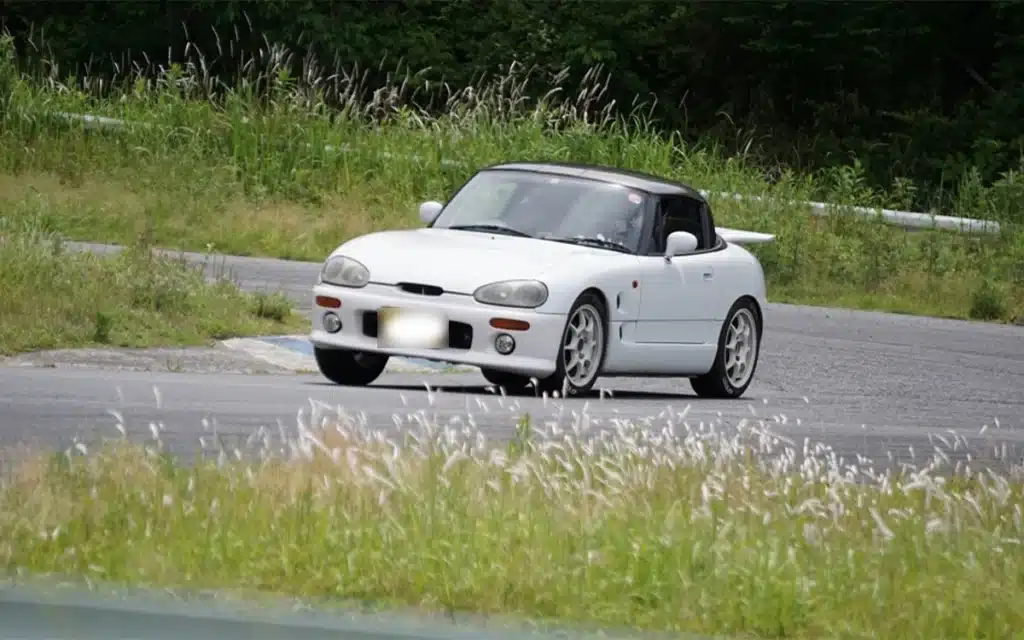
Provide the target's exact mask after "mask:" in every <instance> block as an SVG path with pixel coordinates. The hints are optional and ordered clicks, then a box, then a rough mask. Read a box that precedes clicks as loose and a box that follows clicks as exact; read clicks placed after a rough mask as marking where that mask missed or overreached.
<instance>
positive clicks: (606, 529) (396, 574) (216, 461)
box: [0, 407, 1024, 638]
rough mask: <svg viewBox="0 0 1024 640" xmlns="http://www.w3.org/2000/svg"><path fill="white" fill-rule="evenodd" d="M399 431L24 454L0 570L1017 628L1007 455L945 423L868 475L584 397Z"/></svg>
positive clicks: (548, 610) (559, 607)
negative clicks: (583, 401)
mask: <svg viewBox="0 0 1024 640" xmlns="http://www.w3.org/2000/svg"><path fill="white" fill-rule="evenodd" d="M399 423H403V424H402V428H403V430H405V431H406V432H407V435H406V437H405V438H404V439H403V440H388V439H387V438H386V437H384V435H383V434H381V433H375V432H372V431H369V430H368V429H366V428H365V427H364V426H362V425H361V424H360V423H359V422H357V421H355V420H354V419H352V418H351V417H349V416H346V415H344V414H340V413H337V414H332V413H331V412H330V411H329V410H327V409H324V408H323V407H316V411H315V412H314V413H312V414H302V415H300V423H299V425H298V429H297V430H296V431H293V432H291V433H285V432H284V430H282V431H281V439H280V440H278V439H277V438H276V437H272V436H271V435H270V434H269V433H257V434H255V435H254V438H253V442H254V443H255V447H254V449H249V448H245V447H243V450H241V451H239V450H231V449H228V448H227V447H226V446H222V447H221V448H218V447H216V446H214V445H215V443H212V444H211V442H212V441H213V434H211V433H207V434H206V436H204V437H205V438H206V439H207V440H208V441H210V442H208V443H207V446H208V448H207V449H206V452H207V453H208V454H210V455H206V456H201V457H200V458H199V460H198V462H197V463H196V464H194V465H190V464H185V463H184V462H183V461H182V460H181V459H180V458H175V457H172V456H170V455H169V454H168V453H167V452H166V450H165V449H164V446H163V444H162V443H161V442H160V440H159V430H157V431H155V432H154V437H155V439H153V440H150V441H149V442H148V443H146V442H140V441H139V440H137V439H133V438H130V437H128V434H125V437H123V438H119V439H115V440H111V441H107V442H104V443H96V444H93V445H90V446H92V447H94V449H90V448H88V447H87V446H86V445H84V444H78V445H76V446H75V447H73V448H71V449H69V450H68V451H67V452H66V453H64V454H60V455H56V456H55V455H53V454H51V455H49V456H37V457H24V456H21V457H19V461H18V462H16V463H14V464H13V465H11V466H9V467H8V468H7V469H6V473H5V475H4V476H3V480H2V484H0V566H4V567H6V570H7V571H8V573H11V574H19V575H20V574H26V573H30V574H33V575H36V576H40V575H50V576H55V577H60V576H69V575H75V576H83V575H84V576H87V577H89V578H91V579H93V580H97V581H103V582H104V583H108V584H109V583H113V584H127V585H136V586H138V585H145V586H152V587H171V588H174V587H178V588H187V589H190V590H191V589H204V588H215V589H217V588H219V589H229V590H232V591H234V592H236V593H250V594H251V593H261V592H272V593H274V594H278V595H285V596H296V597H299V598H302V599H305V600H307V601H317V600H320V601H324V600H326V601H327V602H328V603H330V602H334V603H348V602H352V601H356V602H373V603H375V604H377V605H383V606H391V607H396V606H401V605H405V606H411V607H413V608H418V609H420V610H425V611H430V612H444V611H447V612H450V613H451V612H455V613H478V614H485V615H486V614H497V615H501V614H504V615H511V616H523V617H529V618H533V619H535V620H537V619H539V620H549V621H550V620H554V621H558V622H561V623H565V622H585V623H590V624H599V625H606V626H611V627H632V628H635V629H645V630H666V631H692V632H704V633H721V634H752V635H756V636H763V637H792V638H811V637H844V638H846V637H878V634H879V633H882V632H883V630H884V635H885V636H886V637H893V638H997V637H998V638H1008V637H1014V634H1019V633H1020V629H1021V628H1024V611H1022V610H1021V607H1020V603H1021V601H1022V600H1024V548H1022V546H1021V544H1022V540H1024V521H1022V506H1024V483H1022V481H1021V477H1022V476H1021V473H1020V469H1013V468H1010V467H1009V466H1008V464H1004V465H1003V469H1004V471H1003V473H1002V475H1000V474H998V473H996V472H994V471H992V470H991V468H989V469H987V470H984V471H980V472H979V471H974V472H971V471H970V470H965V468H964V467H963V466H962V464H958V465H957V470H956V472H955V473H954V474H952V475H944V474H948V472H949V471H950V469H949V467H948V466H947V465H946V464H945V463H944V462H943V460H944V459H945V458H946V457H947V456H949V455H956V454H953V453H952V450H953V449H957V448H960V449H962V448H963V443H964V442H965V440H963V439H961V438H958V439H957V442H955V443H951V445H950V447H947V448H940V447H937V448H936V452H935V453H934V456H933V458H932V459H929V460H925V461H923V462H919V463H918V464H917V466H916V467H915V468H913V469H908V470H907V471H904V472H902V473H895V472H891V471H890V472H888V473H882V472H879V471H874V470H873V469H872V468H871V467H870V466H869V465H867V464H866V463H865V462H864V461H863V460H854V461H843V460H841V459H838V458H837V456H836V455H835V454H834V452H831V451H829V450H828V449H827V448H826V447H823V446H815V445H814V443H808V444H805V446H804V447H803V449H802V450H801V449H799V448H798V449H797V450H796V451H794V450H793V449H792V448H790V447H788V446H786V445H785V443H784V442H780V441H779V439H778V438H777V437H775V436H774V435H773V434H772V430H771V428H770V424H769V423H767V422H765V421H763V420H759V421H756V422H755V421H753V420H751V421H750V422H744V423H741V424H739V425H726V424H723V423H721V422H717V423H714V424H704V423H702V424H701V425H693V424H688V423H687V421H686V419H685V414H684V415H671V414H670V415H663V416H661V417H659V418H657V419H655V420H652V421H650V422H649V423H647V424H642V425H641V424H630V423H625V422H619V423H609V424H600V423H599V420H598V419H596V418H592V417H590V416H588V415H586V412H585V411H584V412H583V413H582V414H575V413H574V414H572V415H569V414H563V415H562V417H561V419H558V420H555V421H553V422H550V423H547V424H540V423H539V422H535V423H533V424H531V423H530V421H529V419H528V418H527V419H523V420H521V421H520V423H519V429H518V432H517V436H516V437H515V438H514V439H513V440H512V441H511V442H509V443H508V444H507V445H506V446H504V447H497V446H495V445H492V444H490V443H488V442H487V441H486V440H485V439H484V438H483V437H482V436H480V435H479V434H478V433H477V432H476V431H475V430H474V429H473V428H471V427H469V426H467V424H470V423H467V422H466V420H465V419H462V421H461V422H458V421H455V422H451V423H449V424H440V423H438V422H436V421H435V420H434V419H432V418H431V417H430V416H428V415H426V414H422V413H421V414H415V415H412V416H407V417H406V418H405V419H404V420H403V419H402V418H401V416H399V417H397V418H396V424H399ZM556 424H557V425H558V426H559V427H560V429H556V427H555V425H556ZM733 427H735V428H733ZM598 428H602V429H606V431H605V432H604V434H603V435H602V436H601V437H597V429H598ZM119 429H121V431H122V433H125V427H124V426H123V425H119ZM982 432H983V433H984V430H982ZM212 454H217V455H216V456H214V455H212ZM984 463H985V461H984V460H976V461H975V463H974V464H975V465H979V464H980V465H982V466H983V465H984Z"/></svg>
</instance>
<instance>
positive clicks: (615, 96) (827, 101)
mask: <svg viewBox="0 0 1024 640" xmlns="http://www.w3.org/2000/svg"><path fill="white" fill-rule="evenodd" d="M2 25H3V26H4V27H6V28H7V29H8V30H9V31H10V32H11V33H13V34H14V35H15V36H17V39H18V43H19V48H20V53H21V56H22V57H23V58H24V60H25V62H26V64H31V65H32V68H33V69H34V70H35V71H36V72H41V73H47V74H55V76H56V77H61V78H63V77H65V76H66V75H68V74H73V75H75V76H77V77H79V78H85V77H90V78H92V79H93V86H92V89H97V87H98V84H97V83H96V79H97V78H101V77H102V78H105V79H106V80H108V84H107V85H106V86H109V80H111V79H112V78H113V76H116V75H118V74H120V75H122V76H123V75H124V73H125V71H126V70H128V69H131V68H133V65H141V67H143V68H146V69H147V73H148V74H149V75H150V76H153V75H155V73H156V69H157V67H158V66H160V65H162V66H165V67H166V66H168V65H169V64H170V63H171V62H172V61H191V62H193V63H195V62H197V61H198V60H199V59H200V58H202V59H203V60H204V62H205V67H204V72H205V74H206V75H209V76H217V77H220V78H222V79H224V80H225V82H226V83H227V84H229V85H232V86H235V88H236V89H242V87H241V86H240V85H241V84H242V81H241V80H240V78H239V76H240V75H245V74H244V73H243V70H244V67H245V66H246V64H249V60H250V59H253V58H255V59H257V63H258V64H262V65H266V64H267V63H269V62H271V60H272V59H273V62H274V63H275V64H276V65H277V66H278V74H276V75H275V76H274V77H273V78H271V77H267V78H265V79H264V82H263V83H261V84H255V85H251V86H247V87H244V92H252V93H251V94H250V95H260V96H261V97H262V98H264V99H266V100H273V99H274V98H273V96H274V91H273V89H274V88H275V87H276V88H281V87H283V86H285V85H287V84H288V83H291V82H294V81H295V79H297V78H308V77H312V76H316V77H318V78H321V81H320V84H319V85H318V86H311V87H308V88H307V90H308V92H309V93H310V97H311V98H313V100H314V101H318V100H317V98H318V97H319V94H320V93H330V86H329V85H330V82H329V81H327V80H325V78H326V77H327V76H328V75H329V72H331V71H334V70H335V69H325V68H323V67H321V66H319V65H315V63H313V62H312V61H314V60H319V61H333V62H334V63H335V65H336V66H338V67H340V68H341V69H342V70H343V71H344V73H343V75H345V74H347V75H349V76H354V77H358V78H359V79H360V80H361V84H362V87H361V90H365V91H372V90H374V89H377V88H380V87H382V86H383V85H385V84H388V80H389V79H391V78H393V77H394V75H395V74H396V73H397V74H399V75H401V74H402V73H404V72H405V71H406V70H410V69H412V70H417V72H416V73H413V74H410V75H409V77H408V78H407V79H406V80H407V83H408V86H407V89H408V90H409V92H410V93H413V92H414V93H415V96H414V97H415V102H416V103H417V104H418V105H419V106H422V107H426V108H428V109H430V110H431V111H432V112H433V113H435V114H436V113H440V112H444V111H446V110H447V107H448V105H447V104H446V102H445V91H444V89H443V87H444V85H445V84H447V85H449V86H468V85H474V84H480V83H481V80H480V79H481V76H482V75H484V74H494V73H496V72H497V73H500V72H501V70H502V69H505V68H507V67H508V65H509V64H510V63H512V62H516V63H518V64H520V65H522V66H524V67H528V68H531V67H536V68H537V70H538V72H539V73H540V74H542V75H543V74H553V73H556V72H558V71H561V70H563V69H564V70H565V72H566V75H565V78H564V79H563V80H564V84H566V85H570V86H571V85H575V84H578V83H580V82H581V81H582V80H583V79H584V77H585V76H586V75H587V74H588V73H591V72H592V70H593V69H594V68H597V69H599V71H600V72H601V73H604V74H607V76H608V78H607V85H606V86H604V87H603V88H602V92H601V95H600V98H601V104H597V103H596V102H594V103H592V104H589V105H587V107H585V109H586V110H587V111H589V112H590V115H591V116H595V115H598V113H597V112H600V110H601V106H603V105H604V104H608V103H610V102H612V101H614V103H615V104H617V105H618V106H619V107H620V108H622V109H623V110H624V111H628V110H630V109H632V108H633V107H634V106H635V102H636V100H638V99H639V100H640V101H642V102H646V103H652V106H650V107H649V111H650V115H652V116H653V117H654V118H655V121H656V122H657V126H658V127H659V129H661V130H663V131H666V132H667V131H677V132H679V133H680V135H681V137H682V139H683V140H685V141H686V142H687V143H691V144H692V143H694V142H696V141H698V140H705V139H706V140H714V141H715V142H716V143H718V144H719V145H721V146H722V147H723V150H724V151H725V152H726V153H729V154H732V153H738V152H743V153H744V154H745V155H746V156H748V159H749V160H753V161H757V162H758V163H759V164H760V165H761V167H762V169H763V170H765V171H766V172H775V171H776V169H777V167H778V166H782V165H785V166H790V167H793V168H795V169H798V170H801V171H815V170H819V169H823V168H830V167H837V166H841V165H843V164H845V163H846V162H847V161H848V160H849V159H850V158H851V157H857V158H860V160H861V161H862V163H863V165H864V169H865V174H864V175H865V179H866V180H867V183H868V184H870V185H871V186H872V187H874V188H876V189H877V188H883V189H888V188H890V187H893V185H895V184H896V183H897V181H898V180H901V181H904V182H905V181H906V180H911V181H912V183H913V184H914V185H915V186H916V187H917V189H916V190H913V191H911V190H907V189H905V188H903V187H902V186H901V187H899V188H900V189H901V190H902V191H901V193H902V195H903V196H904V198H903V199H902V200H901V202H902V206H906V207H908V208H913V209H915V210H925V209H928V208H930V207H931V208H936V209H937V210H943V211H946V210H950V209H952V208H954V207H955V206H963V202H962V200H963V198H962V197H958V196H957V195H956V194H957V188H958V187H959V186H961V185H962V184H963V183H964V181H965V180H967V181H970V180H973V179H974V178H973V177H972V176H976V177H977V178H978V179H979V180H980V181H981V182H982V183H983V184H986V185H990V184H993V183H995V182H997V181H999V180H1000V178H1001V176H1004V175H1005V174H1006V173H1007V172H1009V171H1011V170H1014V169H1017V168H1018V167H1019V164H1020V157H1021V148H1022V146H1024V131H1022V130H1021V129H1020V126H1019V120H1020V117H1019V114H1020V109H1021V107H1022V106H1024V38H1021V37H1020V34H1021V33H1022V32H1024V5H1022V4H1021V3H1016V2H1008V1H1007V2H971V3H953V4H935V3H912V4H909V5H904V4H896V3H845V4H843V3H828V4H827V5H826V4H825V3H808V2H794V1H784V2H772V3H732V2H703V3H678V2H670V1H669V0H651V1H648V2H643V3H633V4H629V5H625V4H622V3H605V4H602V5H595V4H594V3H593V2H589V1H583V0H569V1H558V2H556V1H555V0H531V1H529V2H527V1H526V0H473V1H472V2H471V1H470V0H443V1H442V0H434V1H431V0H400V1H397V2H387V3H383V2H379V3H370V2H346V3H319V2H313V1H312V0H301V1H299V0H296V1H284V0H266V1H263V2H244V1H241V0H216V1H214V0H190V1H183V2H164V3H140V2H129V1H127V0H120V1H115V2H104V3H65V4H63V5H61V7H60V9H59V10H55V9H54V8H53V7H51V6H49V5H48V4H46V3H8V4H7V5H6V6H5V12H4V17H3V18H2ZM273 43H280V44H282V45H284V46H285V47H286V48H287V49H289V50H291V51H295V52H296V53H297V55H283V54H282V51H281V50H280V49H275V47H273V46H272V44H273ZM168 52H170V54H171V58H172V60H168V58H167V56H168ZM419 70H422V71H419ZM0 78H2V72H0ZM0 82H2V80H0ZM0 89H3V86H2V85H0ZM201 89H202V90H203V91H205V92H209V93H212V92H215V91H217V89H216V87H213V86H203V87H201ZM268 89H270V91H269V92H268V91H267V90H268ZM0 95H3V92H2V91H0ZM165 98H166V96H165ZM533 98H535V99H538V98H540V94H536V95H534V96H533ZM344 102H345V100H344V97H339V100H338V101H336V105H337V104H339V103H344ZM644 111H645V112H646V111H648V108H645V109H644ZM904 186H905V185H904ZM1019 201H1020V200H1019V199H1018V202H1019ZM1020 206H1021V205H1019V204H1016V205H1014V209H1017V210H1016V211H1013V212H1011V211H1006V212H997V213H1005V215H1003V216H1000V217H1003V218H1014V219H1018V220H1019V219H1020V215H1021V213H1020V211H1019V207H1020Z"/></svg>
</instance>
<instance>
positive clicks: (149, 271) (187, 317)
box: [0, 218, 307, 355]
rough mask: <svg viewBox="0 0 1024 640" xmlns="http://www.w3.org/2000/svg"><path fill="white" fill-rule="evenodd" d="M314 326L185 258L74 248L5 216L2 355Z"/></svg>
mask: <svg viewBox="0 0 1024 640" xmlns="http://www.w3.org/2000/svg"><path fill="white" fill-rule="evenodd" d="M306 324H307V323H306V322H305V320H304V318H302V317H301V316H300V315H299V314H297V313H294V312H293V311H292V306H291V303H290V301H288V300H287V299H285V298H284V297H282V296H279V295H277V294H274V295H265V294H260V293H255V294H254V293H246V292H242V291H240V290H239V289H238V288H237V287H236V286H235V285H234V284H233V283H232V282H229V281H227V280H223V279H218V280H217V281H215V282H208V281H205V280H204V278H203V274H202V271H201V269H200V268H199V267H197V266H193V265H188V264H186V263H185V262H183V261H180V260H176V259H173V258H167V257H160V256H157V255H154V254H153V253H152V252H151V251H149V250H148V249H144V248H141V247H138V246H131V247H129V248H128V249H127V250H125V251H122V252H120V253H118V254H117V255H113V256H111V255H95V254H92V253H83V252H76V251H68V250H66V249H65V248H64V247H63V246H62V243H61V241H60V238H59V237H58V236H56V235H54V234H52V233H49V232H47V231H45V230H41V228H40V227H39V226H38V225H32V224H29V223H27V221H24V220H20V221H17V222H14V223H11V222H9V221H6V220H4V219H3V218H0V355H10V354H13V353H17V352H21V351H31V350H37V349H56V348H69V347H85V346H120V347H149V346H165V345H198V344H203V343H205V342H207V341H209V340H212V339H217V340H221V339H226V338H231V337H235V336H243V335H260V334H262V335H273V334H280V333H286V332H291V331H295V330H299V329H300V328H304V327H305V326H306Z"/></svg>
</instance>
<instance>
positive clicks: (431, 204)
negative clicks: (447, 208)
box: [420, 200, 444, 224]
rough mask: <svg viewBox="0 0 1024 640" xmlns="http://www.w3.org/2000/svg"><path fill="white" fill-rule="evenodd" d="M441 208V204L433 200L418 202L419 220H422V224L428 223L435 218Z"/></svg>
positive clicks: (442, 206)
mask: <svg viewBox="0 0 1024 640" xmlns="http://www.w3.org/2000/svg"><path fill="white" fill-rule="evenodd" d="M443 208H444V205H443V204H441V203H440V202H435V201H433V200H428V201H427V202H424V203H422V204H420V220H421V221H423V224H430V223H431V222H433V221H434V220H436V219H437V216H438V214H439V213H441V209H443Z"/></svg>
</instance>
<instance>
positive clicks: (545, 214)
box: [433, 169, 647, 253]
mask: <svg viewBox="0 0 1024 640" xmlns="http://www.w3.org/2000/svg"><path fill="white" fill-rule="evenodd" d="M646 198H647V196H646V194H645V193H644V192H642V191H637V190H635V189H629V188H627V187H623V186H621V185H617V184H612V183H607V182H600V181H597V180H588V179H585V178H576V177H569V176H560V175H552V174H548V173H538V172H529V171H516V170H503V169H490V170H485V171H481V172H480V173H477V174H476V175H475V176H473V178H471V179H470V180H469V182H467V183H466V185H465V186H463V188H462V189H460V190H459V192H458V193H456V194H455V196H454V197H453V198H452V200H451V202H449V203H448V204H447V205H446V206H445V208H444V210H443V211H442V212H441V215H440V216H438V218H437V220H436V221H435V222H434V224H433V226H434V228H441V229H463V230H465V231H469V232H472V231H483V232H488V233H506V234H508V235H517V236H529V237H533V238H538V239H541V240H552V241H558V242H572V243H577V244H585V245H588V246H595V247H600V248H605V249H610V250H613V251H622V252H627V251H628V252H631V253H635V252H636V251H637V247H638V246H639V244H640V232H641V226H642V224H643V219H644V205H645V204H646Z"/></svg>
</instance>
